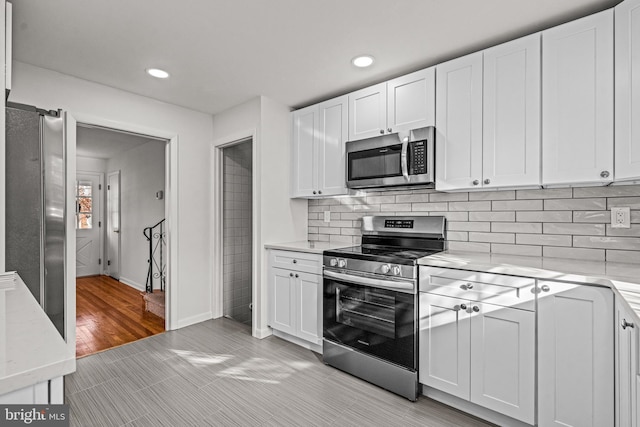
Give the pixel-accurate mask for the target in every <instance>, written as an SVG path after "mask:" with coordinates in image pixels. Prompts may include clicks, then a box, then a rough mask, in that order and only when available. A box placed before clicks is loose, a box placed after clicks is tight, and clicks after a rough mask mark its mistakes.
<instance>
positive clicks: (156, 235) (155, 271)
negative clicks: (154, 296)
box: [143, 219, 167, 293]
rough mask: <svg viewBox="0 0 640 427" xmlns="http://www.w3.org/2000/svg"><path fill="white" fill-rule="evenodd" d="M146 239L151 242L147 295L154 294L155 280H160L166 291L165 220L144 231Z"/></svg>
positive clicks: (161, 288)
mask: <svg viewBox="0 0 640 427" xmlns="http://www.w3.org/2000/svg"><path fill="white" fill-rule="evenodd" d="M143 234H144V237H146V238H147V241H148V242H149V259H148V260H147V262H148V263H149V271H148V272H147V284H146V291H147V293H152V292H153V280H154V279H159V280H160V290H161V291H164V286H165V282H166V272H167V263H166V260H165V259H164V253H165V252H166V249H167V240H166V235H165V234H166V233H165V231H164V219H163V220H162V221H159V222H158V223H157V224H156V225H154V226H152V227H147V228H145V229H144V230H143Z"/></svg>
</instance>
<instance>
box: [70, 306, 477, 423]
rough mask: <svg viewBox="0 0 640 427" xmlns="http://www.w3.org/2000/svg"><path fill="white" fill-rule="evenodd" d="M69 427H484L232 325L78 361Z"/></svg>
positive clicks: (214, 323)
mask: <svg viewBox="0 0 640 427" xmlns="http://www.w3.org/2000/svg"><path fill="white" fill-rule="evenodd" d="M65 391H66V400H67V403H69V404H70V407H71V425H72V426H82V427H88V426H153V427H157V426H179V427H186V426H236V425H239V426H331V425H336V426H432V427H454V426H456V427H458V426H487V425H489V424H486V423H484V422H482V421H480V420H478V419H475V418H472V417H469V416H467V415H465V414H463V413H461V412H458V411H456V410H454V409H451V408H449V407H447V406H445V405H442V404H440V403H438V402H435V401H433V400H431V399H428V398H426V397H421V398H420V399H419V400H418V402H415V403H412V402H410V401H408V400H406V399H404V398H402V397H398V396H396V395H394V394H392V393H389V392H387V391H385V390H383V389H381V388H379V387H376V386H374V385H371V384H369V383H367V382H365V381H362V380H360V379H358V378H355V377H352V376H351V375H348V374H345V373H344V372H341V371H339V370H337V369H334V368H332V367H329V366H326V365H324V364H323V363H322V359H321V356H319V355H317V354H315V353H313V352H311V351H308V350H305V349H303V348H301V347H298V346H296V345H293V344H291V343H288V342H286V341H283V340H281V339H279V338H276V337H269V338H266V339H263V340H258V339H255V338H253V337H251V334H250V330H249V329H248V328H247V327H246V326H245V325H241V324H239V323H236V322H234V321H233V320H229V319H217V320H210V321H207V322H203V323H199V324H197V325H193V326H190V327H187V328H183V329H180V330H178V331H170V332H166V333H164V334H160V335H155V336H153V337H150V338H146V339H143V340H140V341H137V342H134V343H131V344H126V345H124V346H121V347H118V348H115V349H112V350H107V351H105V352H103V353H98V354H95V355H92V356H88V357H85V358H82V359H79V360H78V367H77V372H75V373H74V374H73V375H70V376H67V377H66V382H65Z"/></svg>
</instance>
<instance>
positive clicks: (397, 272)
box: [391, 265, 401, 276]
mask: <svg viewBox="0 0 640 427" xmlns="http://www.w3.org/2000/svg"><path fill="white" fill-rule="evenodd" d="M391 272H392V273H393V275H394V276H399V275H400V272H401V270H400V266H399V265H394V266H393V267H391Z"/></svg>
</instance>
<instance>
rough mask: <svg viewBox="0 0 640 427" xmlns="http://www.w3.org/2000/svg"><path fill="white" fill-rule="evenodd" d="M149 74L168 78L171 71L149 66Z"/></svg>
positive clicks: (159, 77)
mask: <svg viewBox="0 0 640 427" xmlns="http://www.w3.org/2000/svg"><path fill="white" fill-rule="evenodd" d="M147 74H149V75H150V76H153V77H156V78H158V79H166V78H168V77H169V73H167V72H166V71H165V70H161V69H159V68H147Z"/></svg>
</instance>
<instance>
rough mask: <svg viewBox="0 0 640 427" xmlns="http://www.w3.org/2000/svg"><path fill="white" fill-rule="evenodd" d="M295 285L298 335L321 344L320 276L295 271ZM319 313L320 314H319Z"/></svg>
mask: <svg viewBox="0 0 640 427" xmlns="http://www.w3.org/2000/svg"><path fill="white" fill-rule="evenodd" d="M294 277H295V278H296V283H295V286H296V287H297V292H296V296H297V299H298V301H297V303H296V309H297V316H296V317H297V320H298V321H297V323H298V331H297V332H298V334H297V335H298V336H299V337H300V338H302V339H305V340H307V341H310V342H312V343H314V344H318V345H319V344H322V315H321V311H320V310H319V308H320V307H321V298H322V293H321V292H320V289H322V276H320V275H319V274H309V273H295V274H294ZM319 314H320V316H319Z"/></svg>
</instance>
